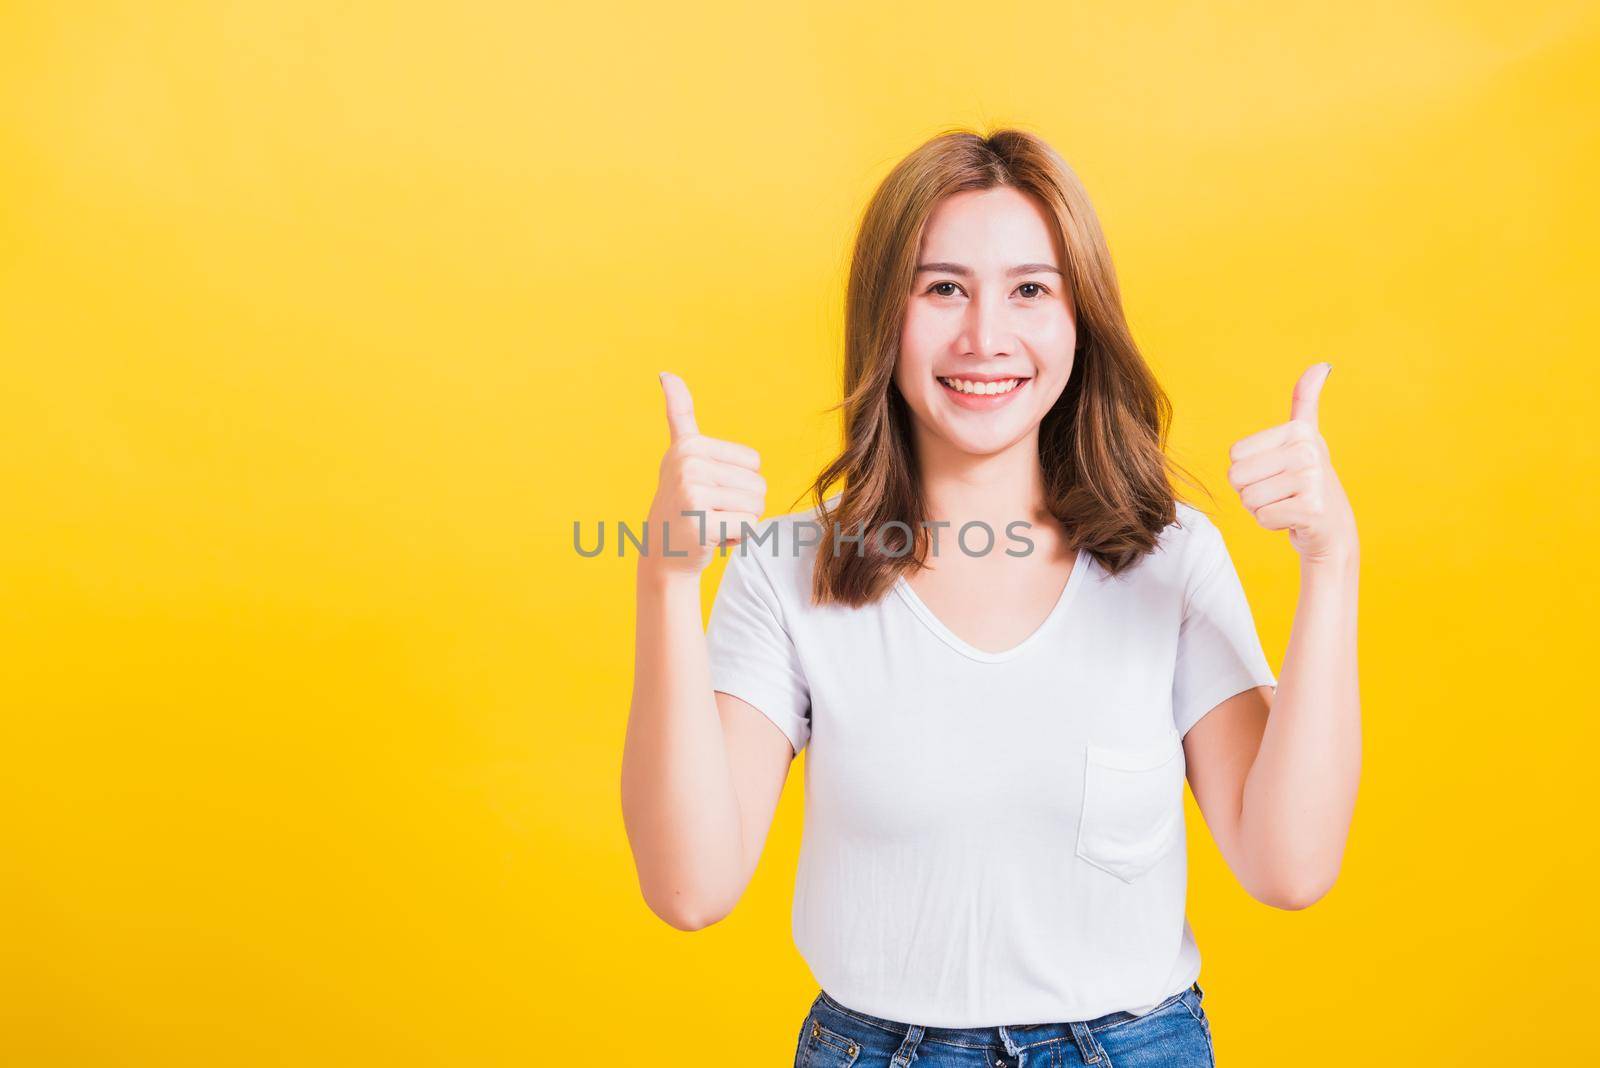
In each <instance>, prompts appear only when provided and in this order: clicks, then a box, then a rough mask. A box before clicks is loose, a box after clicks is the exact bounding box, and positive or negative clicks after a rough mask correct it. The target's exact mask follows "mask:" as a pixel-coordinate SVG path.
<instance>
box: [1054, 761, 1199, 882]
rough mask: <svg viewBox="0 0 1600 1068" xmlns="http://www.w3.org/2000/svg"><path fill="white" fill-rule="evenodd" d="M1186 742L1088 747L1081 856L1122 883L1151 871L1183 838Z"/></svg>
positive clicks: (1078, 850)
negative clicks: (1184, 743) (1184, 755)
mask: <svg viewBox="0 0 1600 1068" xmlns="http://www.w3.org/2000/svg"><path fill="white" fill-rule="evenodd" d="M1184 770H1185V766H1184V759H1183V740H1182V738H1181V737H1180V736H1179V734H1178V732H1177V731H1173V732H1171V733H1170V734H1168V735H1167V736H1166V737H1164V738H1163V739H1162V740H1161V741H1159V742H1155V743H1153V744H1150V745H1145V746H1137V747H1126V746H1117V747H1110V746H1102V745H1095V744H1093V743H1090V744H1089V745H1088V746H1087V752H1086V755H1085V760H1084V780H1083V811H1082V815H1081V817H1080V819H1079V823H1078V849H1077V853H1078V856H1080V857H1082V858H1083V859H1084V860H1086V861H1088V862H1089V863H1090V864H1093V865H1094V866H1095V867H1097V868H1100V869H1101V870H1103V871H1107V872H1110V873H1111V874H1112V875H1115V876H1116V877H1117V878H1119V879H1121V880H1122V881H1123V882H1128V883H1131V882H1133V881H1134V880H1136V879H1138V878H1139V876H1141V875H1143V874H1144V873H1145V872H1147V871H1149V870H1150V869H1151V868H1153V867H1154V866H1155V865H1156V863H1157V862H1158V861H1160V860H1161V858H1162V857H1164V856H1166V855H1167V853H1168V851H1169V850H1171V849H1172V848H1173V846H1175V845H1176V844H1178V842H1180V841H1181V840H1182V839H1183V780H1184Z"/></svg>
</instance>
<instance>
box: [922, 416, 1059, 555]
mask: <svg viewBox="0 0 1600 1068" xmlns="http://www.w3.org/2000/svg"><path fill="white" fill-rule="evenodd" d="M916 444H917V461H918V466H919V467H920V468H921V474H922V496H923V501H924V503H925V506H926V508H927V511H928V514H927V516H926V517H925V518H926V519H928V520H930V521H935V522H948V523H949V524H950V529H951V530H952V531H956V530H959V529H960V527H961V525H962V524H964V523H971V522H974V521H981V522H984V523H987V524H988V525H989V527H990V529H991V530H993V531H994V533H995V537H996V538H998V539H1004V538H1005V537H1006V524H1008V523H1013V522H1016V521H1017V520H1022V521H1024V522H1027V523H1030V524H1032V525H1033V528H1034V531H1035V532H1038V533H1041V534H1042V533H1043V531H1040V530H1039V528H1040V527H1041V526H1044V525H1049V524H1053V523H1054V517H1053V516H1051V514H1050V511H1049V509H1048V508H1046V507H1045V487H1044V469H1043V468H1042V467H1041V466H1040V464H1039V432H1038V429H1037V428H1035V429H1034V431H1033V432H1032V433H1031V434H1029V435H1028V436H1027V437H1025V438H1023V439H1022V440H1021V441H1018V442H1017V443H1016V444H1014V445H1012V446H1010V447H1009V448H1007V449H1004V450H1002V451H1000V452H997V453H992V454H990V455H987V456H974V455H972V454H971V453H965V452H961V451H960V450H958V449H954V448H951V447H950V445H949V443H948V442H945V441H943V440H942V439H940V438H936V437H934V436H932V435H928V434H919V435H918V439H917V443H916Z"/></svg>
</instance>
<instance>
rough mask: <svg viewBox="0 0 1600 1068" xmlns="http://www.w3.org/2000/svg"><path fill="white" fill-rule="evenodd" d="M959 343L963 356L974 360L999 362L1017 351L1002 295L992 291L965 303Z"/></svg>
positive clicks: (1009, 316)
mask: <svg viewBox="0 0 1600 1068" xmlns="http://www.w3.org/2000/svg"><path fill="white" fill-rule="evenodd" d="M959 342H960V345H961V350H962V354H963V355H965V356H971V357H975V358H977V359H983V360H992V359H999V358H1001V357H1003V356H1009V355H1012V354H1013V353H1015V352H1016V344H1017V343H1016V336H1015V334H1014V333H1012V327H1011V308H1010V306H1009V305H1007V304H1006V298H1005V295H1004V294H1003V293H999V292H998V291H996V290H991V291H990V292H989V293H986V294H983V295H981V296H980V297H979V298H978V299H977V300H970V301H968V302H967V311H966V314H965V315H964V316H963V317H962V322H961V337H960V339H959Z"/></svg>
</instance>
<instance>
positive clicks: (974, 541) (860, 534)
mask: <svg viewBox="0 0 1600 1068" xmlns="http://www.w3.org/2000/svg"><path fill="white" fill-rule="evenodd" d="M679 514H680V515H682V516H684V517H685V518H693V519H695V520H696V522H697V529H698V534H699V537H698V539H697V541H698V543H699V544H701V545H704V544H705V543H706V540H707V539H706V513H705V512H703V511H690V512H681V513H679ZM763 525H765V527H766V529H765V531H764V532H762V531H759V530H758V528H759V527H761V526H763ZM831 525H832V527H833V552H834V555H835V556H837V555H840V554H842V553H843V552H844V551H845V546H846V545H854V546H855V551H856V555H857V556H865V555H866V551H867V546H868V545H871V546H872V548H873V550H874V551H875V552H876V553H878V554H879V555H881V556H886V557H889V558H891V559H898V558H900V557H902V556H905V555H907V554H908V553H910V552H911V550H912V548H913V545H914V541H913V538H912V529H911V524H910V523H906V522H903V521H902V520H899V519H891V520H888V521H887V522H885V523H882V524H880V525H878V526H877V528H876V529H874V530H873V531H872V533H871V534H868V533H867V531H866V524H865V523H857V524H856V530H855V533H847V532H846V531H845V530H844V528H843V527H842V526H841V525H840V524H839V523H837V522H835V523H833V524H831ZM953 525H954V524H952V523H951V522H950V521H949V520H945V519H937V520H927V519H925V520H922V521H920V522H919V523H918V526H919V527H920V528H921V529H923V530H927V531H931V534H930V535H929V541H930V545H929V551H930V553H931V554H932V555H933V556H938V555H939V532H940V531H941V530H944V529H946V528H948V527H951V526H953ZM612 526H613V527H614V528H615V532H616V533H615V542H616V555H617V556H619V557H623V556H627V554H628V546H629V545H632V546H633V551H634V552H635V553H637V554H639V555H640V556H650V555H652V553H654V552H657V551H659V553H660V554H661V555H662V556H672V557H682V556H688V555H689V549H688V548H683V547H679V548H676V549H674V548H673V547H672V545H671V535H672V528H671V526H669V525H665V524H661V523H659V522H657V523H655V524H651V523H648V522H647V523H641V524H640V529H639V530H638V531H635V530H634V529H633V528H632V527H630V526H629V525H628V524H627V523H626V522H623V521H621V520H618V521H615V522H613V524H612ZM595 528H596V529H595V535H594V538H593V548H589V547H586V545H585V544H584V536H583V523H582V521H580V520H576V519H574V520H573V521H572V547H573V548H574V549H576V550H577V552H578V555H579V556H584V557H589V558H593V557H597V556H599V555H601V554H602V553H604V552H605V551H606V523H605V520H600V521H598V522H597V523H596V524H595ZM718 528H719V529H718V538H719V539H721V538H727V537H728V536H730V535H732V534H735V533H737V535H738V538H739V540H738V541H736V542H733V543H732V545H731V546H730V544H729V543H727V542H722V543H721V544H720V545H719V551H720V552H721V554H722V555H723V556H727V555H728V551H729V549H730V548H731V547H737V549H738V552H739V553H740V555H745V554H746V553H747V551H751V550H748V549H747V547H748V546H755V547H756V549H755V550H754V551H759V550H761V549H763V548H767V551H768V555H770V556H772V557H778V556H780V555H781V554H782V552H783V549H784V544H783V543H784V538H783V537H782V535H781V533H780V532H782V531H788V532H789V535H790V536H789V538H788V552H789V554H790V555H791V556H799V555H800V554H801V553H803V552H804V551H805V550H807V549H812V548H815V547H817V546H819V545H821V544H822V543H823V539H824V537H826V535H827V531H826V529H825V528H824V526H823V524H821V523H818V522H817V521H816V520H814V519H797V520H795V521H793V522H791V523H765V524H762V523H751V522H750V521H748V520H743V521H741V522H740V523H739V529H738V531H737V532H735V531H734V530H732V528H730V527H729V526H728V524H727V523H726V521H723V522H720V523H719V524H718ZM1032 528H1033V524H1032V523H1029V522H1027V521H1026V520H1022V519H1015V520H1012V521H1011V522H1009V523H1007V524H1006V525H1005V535H1006V540H1007V541H1008V542H1015V543H1017V544H1019V545H1020V546H1021V548H1011V547H1008V548H1006V549H1005V550H1004V551H1005V554H1006V555H1007V556H1029V555H1032V553H1033V540H1032V539H1031V538H1029V537H1027V535H1026V534H1024V533H1021V531H1026V530H1031V529H1032ZM652 529H659V530H660V532H661V536H660V538H659V541H660V545H659V547H658V548H652V546H651V538H650V532H651V530H652ZM768 543H770V547H768ZM955 543H956V546H957V548H959V549H960V550H961V552H962V553H964V554H966V555H967V556H987V555H988V554H989V553H992V552H994V551H995V549H996V547H997V546H998V544H999V538H998V537H996V535H995V530H994V527H992V526H990V525H989V524H988V523H985V522H984V521H983V520H981V519H974V520H972V521H971V522H967V523H963V524H961V526H960V527H958V528H957V529H956V533H955Z"/></svg>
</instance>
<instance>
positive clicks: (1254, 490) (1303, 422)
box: [1228, 363, 1360, 563]
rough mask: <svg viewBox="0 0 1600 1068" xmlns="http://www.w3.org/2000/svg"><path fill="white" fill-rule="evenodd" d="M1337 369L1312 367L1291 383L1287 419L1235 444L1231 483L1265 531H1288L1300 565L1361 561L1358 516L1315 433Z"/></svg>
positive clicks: (1325, 445)
mask: <svg viewBox="0 0 1600 1068" xmlns="http://www.w3.org/2000/svg"><path fill="white" fill-rule="evenodd" d="M1332 372H1333V364H1331V363H1317V364H1312V365H1311V366H1310V367H1309V368H1307V369H1306V371H1305V372H1304V373H1303V374H1302V375H1301V376H1300V380H1299V381H1298V382H1296V383H1295V384H1294V399H1293V400H1292V401H1291V403H1290V406H1289V421H1288V422H1287V423H1280V424H1279V425H1278V426H1275V427H1270V428H1268V429H1266V430H1262V431H1258V432H1257V433H1254V434H1251V435H1250V436H1249V437H1247V438H1242V439H1240V440H1239V441H1236V442H1234V444H1233V448H1231V449H1229V450H1228V458H1229V459H1231V460H1232V461H1233V463H1232V464H1231V465H1230V466H1229V468H1228V482H1229V483H1230V484H1231V485H1232V486H1233V488H1234V489H1236V490H1238V491H1239V499H1240V500H1241V501H1242V502H1244V506H1245V507H1246V508H1248V509H1249V510H1250V514H1251V515H1253V516H1255V517H1256V522H1258V523H1260V524H1261V525H1262V526H1263V527H1266V528H1267V529H1268V530H1283V529H1285V528H1287V529H1288V531H1289V544H1290V545H1292V546H1294V551H1295V552H1297V553H1299V554H1300V559H1301V562H1302V563H1309V562H1314V561H1324V560H1347V559H1349V558H1351V557H1354V556H1357V555H1359V551H1360V544H1359V542H1358V540H1357V538H1356V517H1355V513H1354V512H1353V511H1352V510H1351V508H1350V500H1349V498H1347V497H1346V496H1345V492H1344V487H1343V486H1341V485H1340V484H1339V478H1338V476H1337V475H1335V474H1334V473H1333V464H1332V462H1331V461H1330V459H1329V456H1328V443H1327V442H1326V441H1324V440H1323V439H1322V432H1321V431H1319V430H1318V429H1317V399H1318V396H1319V395H1320V394H1321V392H1322V385H1323V383H1324V382H1326V381H1327V380H1328V375H1329V374H1331V373H1332Z"/></svg>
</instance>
